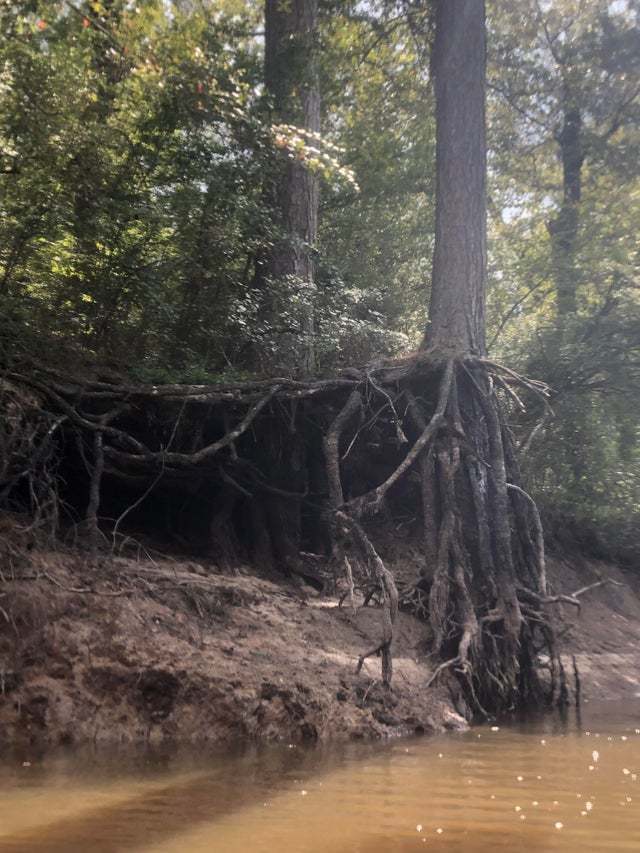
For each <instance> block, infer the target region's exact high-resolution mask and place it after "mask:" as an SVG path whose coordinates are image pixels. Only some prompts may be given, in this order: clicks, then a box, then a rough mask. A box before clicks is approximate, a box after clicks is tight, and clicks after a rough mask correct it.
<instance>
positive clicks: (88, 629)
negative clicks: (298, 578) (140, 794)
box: [0, 552, 640, 745]
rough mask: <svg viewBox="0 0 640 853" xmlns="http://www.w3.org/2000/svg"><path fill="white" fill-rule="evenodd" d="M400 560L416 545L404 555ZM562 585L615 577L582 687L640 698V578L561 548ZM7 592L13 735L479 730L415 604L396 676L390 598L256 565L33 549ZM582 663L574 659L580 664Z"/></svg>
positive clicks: (553, 567)
mask: <svg viewBox="0 0 640 853" xmlns="http://www.w3.org/2000/svg"><path fill="white" fill-rule="evenodd" d="M396 558H397V559H400V555H396ZM549 563H550V565H549V576H550V580H551V582H552V584H553V586H554V587H555V589H556V591H573V590H575V589H577V588H579V587H582V586H584V585H586V584H589V583H591V582H593V581H595V580H597V579H598V578H600V577H613V578H614V579H615V580H617V581H619V582H620V583H621V584H623V585H622V586H605V587H600V588H598V589H596V590H594V591H593V592H590V593H587V594H586V595H585V596H584V599H583V601H584V604H583V606H582V608H581V611H580V612H579V613H576V611H575V608H571V607H570V606H563V607H564V610H565V615H566V617H567V620H568V621H569V622H570V623H571V624H572V628H571V631H570V632H569V634H568V636H567V637H566V640H565V648H566V653H567V667H568V670H571V656H572V655H575V656H576V661H577V663H578V668H579V672H580V675H581V685H582V696H583V699H584V700H586V701H590V700H592V699H623V698H625V697H628V696H638V695H640V653H638V651H637V649H638V643H639V641H640V583H639V582H638V579H637V578H636V577H635V576H634V575H629V574H624V573H623V572H621V570H620V569H618V568H615V567H613V566H610V565H607V564H604V563H597V562H590V561H587V560H584V559H582V558H579V557H574V558H571V559H566V558H563V559H560V558H557V559H553V558H552V559H550V561H549ZM1 586H2V598H1V599H0V744H20V743H25V744H26V743H29V744H35V743H37V744H43V745H56V744H65V743H80V742H91V741H94V742H97V743H115V742H144V741H149V742H153V743H157V742H161V741H171V740H180V741H194V742H195V741H201V740H202V741H212V742H231V741H235V740H247V739H263V740H265V739H284V740H288V741H291V742H299V741H304V740H308V741H312V740H316V739H320V740H328V739H340V738H342V739H346V738H380V737H390V736H397V735H405V734H413V733H416V732H418V733H430V732H434V731H442V730H443V729H447V728H454V729H455V728H461V727H464V726H465V722H464V719H463V717H462V716H461V715H460V714H459V713H458V711H457V710H456V709H455V707H454V704H453V703H452V700H451V697H450V696H449V694H448V693H447V692H445V691H444V689H443V688H438V687H431V688H429V689H428V690H425V684H426V683H427V681H428V679H429V675H430V673H431V671H432V668H433V662H432V661H431V660H430V657H429V631H428V627H427V626H426V625H425V624H424V623H423V622H420V621H418V620H417V619H415V618H413V617H412V616H410V615H407V614H404V613H401V614H400V616H399V618H398V622H397V626H396V633H395V640H394V687H393V691H392V692H391V693H389V692H388V691H386V690H384V689H383V687H382V685H381V673H380V661H379V659H378V658H375V657H374V658H369V659H368V660H367V661H366V662H365V664H364V666H363V668H362V671H361V672H360V673H359V674H356V672H355V670H356V662H357V659H358V657H359V655H360V654H361V653H362V652H363V651H364V650H366V649H369V648H371V647H373V646H375V645H376V643H377V642H378V641H379V637H380V630H381V629H380V610H379V609H378V608H377V607H375V606H373V607H366V608H364V607H360V608H358V609H356V610H355V611H353V610H352V609H351V608H350V607H349V606H347V605H344V606H342V607H340V606H339V605H338V600H337V598H336V597H327V596H320V595H318V594H317V593H315V592H314V591H313V590H311V589H310V588H307V587H305V588H300V587H299V586H293V585H290V584H287V583H285V582H274V581H271V580H267V579H264V578H259V577H256V576H255V575H254V574H252V573H251V571H250V570H249V569H248V568H243V567H239V568H238V569H237V571H236V572H234V573H233V574H222V573H220V572H218V571H217V570H216V569H215V567H212V566H205V565H202V564H200V563H194V562H180V561H175V560H151V559H147V560H133V559H123V558H108V559H107V558H105V559H102V560H100V562H99V563H98V564H91V563H90V562H87V560H86V559H81V558H80V557H78V556H73V555H69V554H61V553H52V552H32V553H31V554H30V555H29V556H23V557H22V559H21V560H19V561H17V562H15V561H14V564H13V567H12V569H11V572H10V574H9V575H6V573H5V577H4V580H3V582H2V585H1ZM571 671H572V670H571Z"/></svg>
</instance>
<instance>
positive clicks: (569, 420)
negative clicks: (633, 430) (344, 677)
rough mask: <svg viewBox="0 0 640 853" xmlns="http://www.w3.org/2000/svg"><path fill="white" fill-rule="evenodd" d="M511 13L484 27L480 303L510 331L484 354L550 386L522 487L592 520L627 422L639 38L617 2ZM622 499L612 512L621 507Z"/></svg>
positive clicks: (505, 9)
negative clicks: (487, 281)
mask: <svg viewBox="0 0 640 853" xmlns="http://www.w3.org/2000/svg"><path fill="white" fill-rule="evenodd" d="M522 8H523V7H522V4H514V3H512V2H510V0H504V2H501V3H499V4H498V7H497V13H496V15H495V18H494V21H493V33H494V39H493V42H494V46H493V51H492V54H493V55H492V65H493V69H494V71H493V74H492V79H491V91H492V93H494V97H493V101H492V110H493V119H494V121H493V128H494V133H493V140H492V141H493V145H494V162H495V163H496V168H495V172H496V173H498V176H497V177H496V178H495V179H494V199H495V201H496V207H497V208H498V216H499V215H500V214H501V213H502V212H507V213H508V218H506V221H505V222H504V223H499V224H498V226H497V229H499V234H497V235H496V240H495V241H494V244H493V245H494V252H495V253H496V255H502V258H500V257H496V258H495V263H494V266H495V267H496V268H497V271H498V270H499V272H500V275H501V277H502V282H503V283H502V284H500V282H496V285H497V286H496V287H495V288H494V291H493V293H494V298H496V299H497V298H500V294H502V295H506V294H508V296H509V300H510V304H509V303H505V304H504V308H503V311H504V313H503V318H504V322H501V323H500V326H501V328H504V323H509V324H510V326H511V329H510V330H509V331H510V335H509V337H510V338H511V343H510V342H509V340H508V338H507V336H504V335H503V336H502V339H501V340H500V338H498V346H500V347H501V348H502V350H503V352H504V351H505V348H508V351H509V352H510V354H511V358H513V359H515V360H516V361H517V362H518V363H519V364H521V365H523V366H524V367H525V369H526V370H528V371H531V372H533V373H535V375H537V376H540V377H542V378H544V379H545V380H546V381H547V382H548V384H549V385H550V386H551V387H552V400H551V402H552V406H553V410H554V412H555V413H556V417H555V418H554V419H553V420H552V419H550V418H549V419H547V422H546V424H545V427H544V429H541V430H538V431H537V433H536V445H534V447H533V454H532V457H531V458H532V460H533V464H532V465H531V466H527V467H528V468H529V469H530V471H531V479H532V486H533V487H535V488H537V489H538V490H539V492H540V493H545V497H546V500H547V501H548V502H549V501H551V502H552V503H553V504H554V505H555V506H562V505H564V506H563V508H568V507H571V508H572V509H571V511H572V512H573V511H575V505H576V504H579V505H580V507H581V508H582V511H584V512H585V514H586V515H587V517H589V516H591V517H593V516H594V515H595V516H596V517H602V514H603V513H610V512H611V511H612V508H613V501H612V500H610V499H608V500H606V501H603V497H602V496H603V494H607V495H612V494H613V493H616V494H618V493H619V488H618V485H617V484H618V482H619V480H620V475H621V474H622V472H624V481H625V483H626V484H627V487H628V486H629V484H630V483H631V481H632V480H633V479H634V470H635V468H634V466H629V465H627V464H626V463H623V461H622V459H621V458H620V457H618V455H617V453H616V452H615V450H614V447H615V445H616V443H617V442H618V436H620V440H621V443H622V444H625V446H628V442H627V441H626V440H625V441H622V435H623V433H624V434H625V435H628V432H627V431H625V427H624V424H623V423H621V422H620V418H619V414H618V413H619V412H620V411H621V410H623V409H624V410H625V411H626V412H627V413H628V414H629V415H631V417H633V414H631V413H632V412H637V410H636V409H635V405H634V398H635V397H637V391H635V389H637V387H638V386H637V381H638V377H637V353H638V342H639V339H638V333H637V329H638V319H637V318H638V312H639V310H640V305H639V303H638V299H637V293H636V292H635V291H636V288H635V284H634V281H635V279H636V278H637V274H638V254H637V250H636V227H635V220H636V218H637V212H636V211H637V197H638V187H637V178H636V173H635V167H634V162H635V161H637V156H638V130H639V129H640V77H639V72H640V66H639V64H638V57H639V56H640V52H639V48H640V29H639V28H638V19H637V12H635V11H634V8H633V4H631V3H625V2H621V3H615V4H610V3H603V2H599V0H590V2H583V3H576V2H573V0H562V2H558V3H553V4H548V3H542V2H538V0H532V2H530V3H529V4H528V5H526V6H525V8H526V11H527V14H526V16H523V14H522ZM496 218H498V217H496ZM518 232H520V233H521V235H522V236H521V237H519V236H518ZM505 247H506V249H507V251H513V254H514V257H515V260H514V262H507V263H506V264H504V258H505V254H506V253H505ZM527 258H528V259H529V260H527V261H524V259H527ZM500 264H502V265H500ZM523 308H525V309H526V311H523ZM636 417H637V414H636ZM532 426H533V424H532V423H531V422H529V423H527V422H526V418H525V423H524V427H525V429H526V428H529V429H531V427H532ZM541 439H543V441H541ZM605 448H606V449H605ZM638 487H640V484H637V485H636V494H637V493H638V491H637V490H638ZM626 494H627V495H628V496H629V497H628V503H627V505H626V508H625V509H624V510H622V512H623V513H624V512H629V511H633V509H634V503H635V504H636V505H637V499H636V500H635V501H634V500H633V499H631V497H630V493H629V492H626ZM618 512H619V510H618Z"/></svg>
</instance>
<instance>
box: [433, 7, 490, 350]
mask: <svg viewBox="0 0 640 853" xmlns="http://www.w3.org/2000/svg"><path fill="white" fill-rule="evenodd" d="M484 15H485V11H484V2H483V0H456V2H455V3H451V2H449V3H447V2H438V3H437V4H436V39H435V45H434V52H433V62H432V70H433V75H434V85H435V94H436V127H437V131H436V240H435V251H434V257H433V280H432V290H431V307H430V312H429V319H430V325H429V326H428V328H427V333H426V336H425V343H426V345H427V346H428V347H429V348H434V349H438V350H441V351H448V352H451V353H452V354H457V355H459V354H463V353H477V354H479V355H481V354H484V352H485V320H484V314H485V290H486V269H487V226H486V172H487V155H486V138H485V137H486V131H485V86H486V81H485V78H486V71H485V65H486V37H485V23H484Z"/></svg>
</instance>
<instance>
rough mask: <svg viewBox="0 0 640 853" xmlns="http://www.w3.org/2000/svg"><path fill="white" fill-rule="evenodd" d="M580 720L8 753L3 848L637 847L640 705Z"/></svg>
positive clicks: (67, 852)
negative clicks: (252, 745)
mask: <svg viewBox="0 0 640 853" xmlns="http://www.w3.org/2000/svg"><path fill="white" fill-rule="evenodd" d="M587 709H588V712H587V711H586V710H585V713H584V714H583V719H582V720H576V718H575V716H573V715H567V716H565V718H564V719H562V718H546V719H544V720H542V721H540V720H537V721H535V720H521V721H519V722H518V723H517V724H516V725H512V726H498V727H494V728H496V730H495V731H494V730H492V728H491V727H482V728H477V729H474V730H473V731H471V732H469V733H466V734H464V735H455V736H453V735H452V736H448V737H446V738H433V739H422V740H413V741H411V742H405V741H398V742H396V743H394V744H387V745H376V746H363V745H359V746H356V745H350V746H347V747H335V748H333V749H325V750H320V749H316V750H303V749H300V748H289V747H288V745H286V744H285V745H283V746H281V747H276V748H266V749H250V750H244V751H239V752H237V753H235V754H228V753H227V754H224V755H223V754H220V753H219V754H212V755H209V756H203V755H202V754H200V755H188V754H185V753H182V754H180V755H172V754H170V753H164V754H160V755H158V754H155V755H154V754H151V755H149V754H147V755H145V756H144V757H140V756H133V755H132V754H131V752H128V753H124V754H122V755H120V756H118V755H112V756H110V759H109V760H107V761H104V760H103V759H102V757H101V756H100V755H97V756H96V755H94V756H91V757H90V758H88V757H87V756H84V757H83V756H79V755H77V754H76V755H72V756H69V755H60V756H57V757H55V758H52V757H47V758H46V759H44V760H43V761H42V762H38V761H37V760H33V762H32V765H31V766H30V767H23V766H22V761H18V760H16V758H14V759H13V760H7V761H6V762H5V765H4V769H3V772H2V775H1V776H0V783H1V784H2V787H3V797H2V798H0V800H1V801H0V851H7V853H8V851H20V853H25V852H26V851H29V853H32V851H33V853H38V851H41V853H76V851H77V853H80V851H82V853H85V851H97V853H117V851H134V850H135V851H140V853H201V851H207V853H210V851H223V853H235V852H236V851H238V853H239V851H247V850H251V851H256V853H261V851H262V853H275V851H278V853H280V851H287V852H288V853H289V851H290V853H321V851H336V853H400V851H403V852H404V851H410V850H411V851H415V850H425V849H426V850H433V849H437V850H442V851H445V850H446V851H451V853H458V851H459V852H460V853H462V851H464V853H493V851H515V850H518V849H522V850H526V851H550V853H552V851H556V850H558V851H560V850H562V851H580V853H583V851H598V853H600V851H627V850H629V851H631V850H634V851H638V850H640V811H639V808H638V804H639V803H640V782H638V776H639V775H640V705H638V706H636V707H635V708H627V709H626V710H625V709H620V708H619V707H613V706H602V707H600V708H590V707H589V706H587ZM621 710H625V713H624V715H623V714H621ZM596 756H597V757H596ZM19 758H21V759H22V760H24V761H28V760H29V759H28V758H25V757H24V756H20V757H19ZM32 758H34V757H32Z"/></svg>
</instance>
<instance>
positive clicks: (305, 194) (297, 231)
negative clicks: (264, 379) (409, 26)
mask: <svg viewBox="0 0 640 853" xmlns="http://www.w3.org/2000/svg"><path fill="white" fill-rule="evenodd" d="M317 17H318V2H317V0H266V7H265V83H266V87H267V91H268V92H269V94H270V95H271V97H272V100H273V108H274V114H273V118H274V120H275V121H276V122H277V123H284V124H290V125H294V126H296V127H301V128H303V129H304V130H307V131H310V132H311V133H319V131H320V83H319V74H318V66H317V61H316V58H315V57H316V53H317V47H316V44H315V41H316V36H317ZM275 196H276V198H275V203H276V208H277V211H278V215H279V222H278V225H279V227H280V231H281V234H280V239H279V240H278V241H277V242H276V244H275V246H274V247H273V250H272V252H271V255H270V258H269V261H268V264H267V274H268V276H269V278H271V279H275V280H279V279H286V278H288V277H291V279H293V280H295V281H297V282H298V283H300V284H302V285H303V286H306V288H307V289H308V290H307V294H308V304H309V307H308V308H306V309H305V310H304V316H303V317H302V319H301V323H302V329H301V332H302V337H303V341H304V344H303V347H302V353H301V358H302V364H301V365H291V367H297V368H298V369H299V370H301V372H302V373H303V374H310V373H313V371H314V370H315V367H316V358H315V345H314V333H315V329H314V318H313V311H312V309H311V307H310V304H311V302H312V299H313V289H314V263H313V254H314V251H315V244H316V240H317V236H318V197H319V187H318V178H317V177H316V176H315V175H314V174H313V173H312V172H311V171H309V169H308V168H306V167H305V166H304V165H302V164H301V163H299V162H297V161H293V162H291V161H289V162H287V163H286V165H284V166H283V168H282V171H281V173H280V175H279V176H278V180H277V187H276V193H275Z"/></svg>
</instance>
